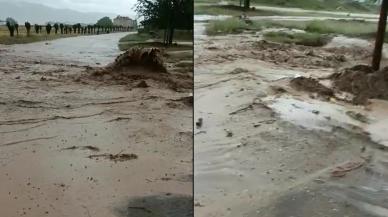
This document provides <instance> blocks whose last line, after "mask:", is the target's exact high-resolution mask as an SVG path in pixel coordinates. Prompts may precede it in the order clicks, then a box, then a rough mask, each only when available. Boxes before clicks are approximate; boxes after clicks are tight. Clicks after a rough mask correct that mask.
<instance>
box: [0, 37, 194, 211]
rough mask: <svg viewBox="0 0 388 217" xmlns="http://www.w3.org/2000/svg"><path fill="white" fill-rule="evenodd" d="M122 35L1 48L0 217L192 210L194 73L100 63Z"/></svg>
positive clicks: (173, 66)
mask: <svg viewBox="0 0 388 217" xmlns="http://www.w3.org/2000/svg"><path fill="white" fill-rule="evenodd" d="M122 36H123V35H122V34H110V35H101V36H91V37H76V38H69V39H60V40H56V41H52V42H48V43H47V44H46V43H34V44H28V45H15V46H2V47H1V48H0V149H1V150H0V182H1V183H2V188H0V201H1V205H0V209H1V215H2V216H3V215H4V216H30V217H37V216H53V217H56V216H58V217H62V216H85V217H90V216H93V217H118V216H119V217H121V216H133V215H134V213H136V214H135V215H136V216H158V217H159V216H182V217H183V216H187V215H189V213H192V209H191V206H188V204H189V203H190V202H189V201H190V199H189V198H190V197H191V195H192V144H193V141H192V136H191V135H192V133H191V132H192V105H191V104H192V93H191V88H188V87H187V85H189V83H190V82H191V78H192V70H190V67H187V65H184V64H183V65H184V66H183V67H182V66H177V65H179V63H180V62H181V61H187V60H186V59H180V60H179V61H175V60H172V58H167V59H165V57H167V55H173V54H170V53H169V54H166V55H164V57H163V58H162V59H163V60H166V61H163V65H164V67H165V68H166V69H167V70H164V71H163V70H162V71H161V70H159V69H155V70H154V69H153V70H150V69H148V68H147V67H146V68H144V67H140V66H139V65H137V66H132V65H131V64H130V65H127V66H120V67H118V68H115V67H113V68H112V67H111V66H112V65H110V66H105V65H106V64H108V63H113V62H114V59H115V58H116V56H118V55H119V54H120V53H121V52H120V51H119V50H118V49H117V41H118V39H119V38H120V37H122ZM145 53H147V52H145ZM124 56H125V55H124ZM187 56H188V55H187ZM127 57H128V56H127ZM158 57H160V55H158ZM113 64H114V63H113ZM100 72H103V73H100ZM129 75H130V76H129ZM159 75H160V77H161V79H159V78H160V77H159ZM190 103H191V104H190ZM164 206H169V207H171V209H169V210H168V212H161V211H160V210H161V207H164Z"/></svg>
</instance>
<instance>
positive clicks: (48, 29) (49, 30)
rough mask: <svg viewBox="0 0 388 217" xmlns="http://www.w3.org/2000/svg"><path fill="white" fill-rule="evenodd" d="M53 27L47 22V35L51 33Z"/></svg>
mask: <svg viewBox="0 0 388 217" xmlns="http://www.w3.org/2000/svg"><path fill="white" fill-rule="evenodd" d="M51 28H52V26H51V24H50V23H47V25H46V32H47V35H50V32H51Z"/></svg>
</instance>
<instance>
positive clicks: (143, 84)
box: [136, 81, 149, 88]
mask: <svg viewBox="0 0 388 217" xmlns="http://www.w3.org/2000/svg"><path fill="white" fill-rule="evenodd" d="M136 87H138V88H147V87H149V85H148V84H147V82H145V81H140V83H138V84H137V85H136Z"/></svg>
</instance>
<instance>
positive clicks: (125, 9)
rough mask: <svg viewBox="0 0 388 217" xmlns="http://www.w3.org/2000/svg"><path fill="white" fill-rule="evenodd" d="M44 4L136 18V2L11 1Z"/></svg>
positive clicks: (111, 0) (121, 0) (125, 0)
mask: <svg viewBox="0 0 388 217" xmlns="http://www.w3.org/2000/svg"><path fill="white" fill-rule="evenodd" d="M11 1H24V2H31V3H38V4H44V5H47V6H50V7H54V8H62V9H64V8H67V9H72V10H77V11H81V12H105V13H113V14H117V15H130V16H131V17H134V16H136V13H135V12H134V10H133V6H134V5H135V3H136V0H39V1H37V0H11Z"/></svg>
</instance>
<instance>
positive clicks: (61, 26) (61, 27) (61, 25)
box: [59, 23, 65, 35]
mask: <svg viewBox="0 0 388 217" xmlns="http://www.w3.org/2000/svg"><path fill="white" fill-rule="evenodd" d="M59 28H60V29H61V34H62V35H63V29H64V28H65V26H64V25H63V23H61V24H59Z"/></svg>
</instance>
